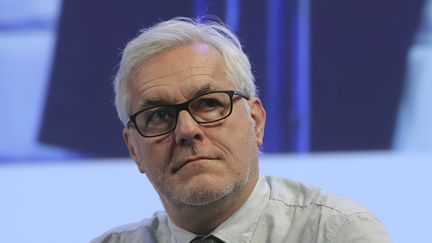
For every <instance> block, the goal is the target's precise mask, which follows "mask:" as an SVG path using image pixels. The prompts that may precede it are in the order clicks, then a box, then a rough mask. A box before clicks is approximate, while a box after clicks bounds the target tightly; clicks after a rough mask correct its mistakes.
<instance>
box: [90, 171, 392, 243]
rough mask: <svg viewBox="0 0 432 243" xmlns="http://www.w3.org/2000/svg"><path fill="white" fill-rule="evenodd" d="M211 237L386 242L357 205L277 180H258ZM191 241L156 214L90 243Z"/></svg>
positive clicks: (257, 241)
mask: <svg viewBox="0 0 432 243" xmlns="http://www.w3.org/2000/svg"><path fill="white" fill-rule="evenodd" d="M211 235H213V236H216V237H217V238H219V239H221V240H223V241H224V242H230V243H239V242H253V243H263V242H269V243H278V242H281V243H282V242H283V243H314V242H331V243H339V242H340V243H354V242H355V243H373V242H376V243H386V242H390V239H389V237H388V235H387V233H386V230H385V228H384V226H383V225H382V224H381V223H380V222H379V221H378V219H377V218H376V217H375V216H374V215H372V214H371V213H370V212H369V211H368V210H367V209H365V208H364V207H362V206H360V205H359V204H357V203H355V202H353V201H351V200H349V199H346V198H343V197H340V196H336V195H332V194H328V193H325V192H323V191H321V190H319V189H316V188H312V187H308V186H305V185H303V184H300V183H297V182H293V181H290V180H287V179H283V178H277V177H260V178H259V180H258V183H257V185H256V186H255V189H254V190H253V192H252V194H251V195H250V197H249V198H248V200H247V201H246V202H245V203H244V204H243V206H242V207H241V208H240V209H239V210H237V212H236V213H234V214H233V215H232V216H231V217H230V218H228V219H227V220H226V221H225V222H224V223H222V224H221V225H219V227H217V228H216V229H215V230H214V231H213V232H211ZM196 236H197V235H196V234H194V233H191V232H188V231H186V230H183V229H181V228H180V227H178V226H176V225H175V224H174V223H173V222H172V221H171V220H170V219H169V217H168V216H167V215H166V214H165V213H164V212H157V213H155V214H154V215H153V217H152V218H149V219H145V220H143V221H141V222H138V223H135V224H129V225H124V226H120V227H118V228H115V229H112V230H110V231H108V232H107V233H105V234H103V235H101V236H100V237H98V238H96V239H94V240H93V241H92V242H91V243H114V242H124V243H139V242H146V243H153V242H181V243H187V242H190V241H191V240H192V239H194V238H195V237H196Z"/></svg>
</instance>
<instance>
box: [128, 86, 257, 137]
mask: <svg viewBox="0 0 432 243" xmlns="http://www.w3.org/2000/svg"><path fill="white" fill-rule="evenodd" d="M234 95H238V96H240V97H242V98H245V99H247V100H248V99H249V97H248V96H247V95H246V94H244V93H243V92H241V91H236V90H225V91H212V92H207V93H204V94H201V95H198V96H196V97H194V98H192V99H190V100H188V101H186V102H184V103H181V104H177V105H159V106H153V107H149V108H145V109H143V110H140V111H138V112H136V113H135V114H133V115H132V116H130V117H129V121H128V122H127V126H131V125H133V126H134V127H135V128H136V129H137V131H138V133H139V134H141V136H143V137H157V136H162V135H165V134H167V133H169V132H171V131H173V130H174V129H175V128H176V126H177V121H178V116H179V113H180V111H182V110H185V111H187V112H188V113H189V114H190V115H191V116H192V118H193V119H194V120H195V121H196V122H197V123H198V124H206V123H212V122H217V121H220V120H223V119H225V118H227V117H228V116H229V115H231V113H232V108H233V96H234Z"/></svg>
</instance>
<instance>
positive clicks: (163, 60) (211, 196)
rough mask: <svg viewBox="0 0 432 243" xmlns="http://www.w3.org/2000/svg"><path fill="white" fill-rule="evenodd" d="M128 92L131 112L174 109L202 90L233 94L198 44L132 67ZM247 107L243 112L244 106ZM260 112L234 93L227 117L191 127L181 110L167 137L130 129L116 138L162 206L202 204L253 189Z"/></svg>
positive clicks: (220, 68)
mask: <svg viewBox="0 0 432 243" xmlns="http://www.w3.org/2000/svg"><path fill="white" fill-rule="evenodd" d="M129 90H130V94H131V110H132V113H135V112H137V111H139V110H141V109H143V108H144V107H145V106H146V103H147V102H148V101H152V102H155V101H157V102H160V103H163V104H178V103H182V102H185V101H187V100H189V99H191V98H193V97H194V96H195V95H196V94H197V93H199V92H200V91H201V92H202V91H205V90H235V87H234V86H233V84H232V83H231V82H230V81H229V80H228V79H227V78H226V68H225V66H224V62H223V58H222V56H221V55H220V54H219V53H218V52H216V51H215V50H214V49H213V48H212V47H210V46H208V45H205V44H193V45H188V46H184V47H180V48H176V49H173V50H170V51H168V52H165V53H163V54H160V55H157V56H155V57H153V58H151V59H149V60H147V61H146V62H144V63H143V64H142V65H141V66H139V67H138V68H137V70H136V71H135V73H134V75H133V77H132V79H131V82H130V85H129ZM247 107H249V108H247ZM264 123H265V111H264V109H263V107H262V104H261V102H260V100H259V99H257V98H254V97H251V99H250V100H249V101H247V100H246V99H242V98H240V97H238V96H234V99H233V111H232V114H231V115H230V116H229V117H228V118H226V119H224V120H221V121H218V122H215V123H210V124H198V123H196V122H195V121H194V120H193V118H192V117H191V116H190V114H189V113H188V112H187V111H181V112H180V113H179V117H178V122H177V126H176V128H175V130H174V131H172V132H171V133H168V134H166V135H162V136H159V137H153V138H145V137H142V136H141V135H139V134H138V132H137V131H136V129H135V128H133V127H131V128H125V129H124V131H123V135H124V138H125V141H126V143H127V145H128V149H129V152H130V155H131V157H132V159H134V160H135V161H136V163H137V165H138V167H139V170H140V171H141V172H142V173H145V174H146V175H147V177H148V178H149V180H150V181H151V183H152V184H153V185H154V187H155V188H156V190H157V191H158V193H159V195H160V197H161V199H162V202H163V203H164V204H165V206H167V204H169V205H205V204H208V203H211V202H215V201H217V200H219V199H221V198H223V197H225V196H227V195H229V194H235V193H237V194H239V195H241V193H242V192H243V191H244V190H243V189H244V188H245V187H247V186H249V188H250V187H253V186H254V184H255V182H256V180H257V177H258V147H259V146H260V145H261V144H262V138H263V131H264Z"/></svg>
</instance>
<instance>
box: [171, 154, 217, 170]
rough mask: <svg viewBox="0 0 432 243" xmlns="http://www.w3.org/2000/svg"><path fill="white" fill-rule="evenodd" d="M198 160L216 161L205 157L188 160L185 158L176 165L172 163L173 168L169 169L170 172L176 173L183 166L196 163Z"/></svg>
mask: <svg viewBox="0 0 432 243" xmlns="http://www.w3.org/2000/svg"><path fill="white" fill-rule="evenodd" d="M200 160H217V158H212V157H206V156H196V157H190V158H187V159H185V160H181V161H180V162H178V163H174V164H173V166H172V167H171V170H172V171H173V173H176V172H177V171H179V170H181V169H182V168H183V167H184V166H185V165H187V164H190V163H194V162H197V161H200Z"/></svg>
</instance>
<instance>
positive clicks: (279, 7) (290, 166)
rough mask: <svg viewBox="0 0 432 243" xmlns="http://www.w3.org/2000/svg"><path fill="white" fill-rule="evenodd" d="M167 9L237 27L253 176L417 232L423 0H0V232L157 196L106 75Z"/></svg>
mask: <svg viewBox="0 0 432 243" xmlns="http://www.w3.org/2000/svg"><path fill="white" fill-rule="evenodd" d="M176 16H186V17H191V18H197V17H199V16H213V18H214V17H215V16H216V17H217V18H219V19H220V20H222V21H223V22H224V23H226V24H227V25H228V26H229V27H230V28H231V29H232V30H233V32H234V33H235V34H236V35H237V36H239V39H240V41H241V42H242V44H243V48H244V51H245V53H246V54H247V55H248V56H249V58H250V60H251V64H252V69H253V73H254V75H255V78H256V84H257V87H258V95H259V97H260V98H261V100H262V101H263V104H264V107H265V108H266V112H267V124H266V129H265V138H264V145H263V147H262V148H261V150H262V151H263V157H262V161H261V166H262V172H263V173H265V174H269V175H281V176H285V177H288V178H292V179H298V180H300V181H303V182H305V183H308V184H312V185H314V186H317V187H322V188H323V189H325V190H328V191H333V192H336V193H340V194H345V195H347V196H350V197H353V198H355V199H358V201H360V202H362V203H364V204H365V205H366V206H368V207H369V208H371V210H372V211H374V212H376V214H377V215H378V217H379V218H381V219H382V220H383V222H384V223H385V225H386V226H387V227H388V229H389V231H390V234H391V236H392V239H393V241H394V242H422V241H424V239H425V238H426V232H428V231H427V229H426V228H425V227H426V225H428V224H427V222H426V220H427V219H428V218H431V216H432V213H431V211H432V210H430V209H428V207H427V206H422V205H423V204H425V203H427V202H428V201H429V200H430V199H431V198H430V196H429V193H428V191H429V189H428V185H430V184H431V179H430V176H429V173H430V171H431V166H430V163H432V157H431V153H432V112H431V109H430V107H431V105H432V95H431V94H432V68H430V67H431V66H432V0H410V1H403V0H401V1H391V0H388V1H344V0H330V1H311V0H287V1H285V0H269V1H247V2H246V1H240V0H221V1H211V0H186V1H176V0H163V1H138V0H131V1H116V0H103V1H102V0H95V1H86V0H0V194H1V195H2V199H1V200H0V235H2V237H1V240H0V242H3V241H4V242H8V243H13V242H82V241H87V240H90V238H91V237H93V236H96V235H97V234H99V233H101V232H102V231H104V230H107V229H108V228H110V227H113V226H116V225H119V224H122V223H128V222H132V221H137V220H139V219H142V218H144V217H147V216H150V215H151V214H152V212H153V211H155V210H156V209H161V205H160V202H159V200H158V198H157V195H156V194H155V192H154V191H153V189H152V187H151V185H150V184H149V182H148V181H147V179H146V178H145V176H144V175H141V174H139V172H138V170H137V169H136V168H135V165H134V162H133V161H131V160H129V159H127V158H128V152H127V149H126V146H125V145H124V142H123V138H122V134H121V131H122V128H123V125H122V124H121V122H120V121H119V119H118V118H117V114H116V110H115V107H114V105H113V99H114V97H113V91H112V81H113V77H114V76H115V73H116V70H117V67H118V66H117V65H118V63H119V61H120V58H121V50H122V49H123V48H124V46H125V45H126V43H127V42H128V41H129V40H131V39H132V38H134V37H135V36H136V35H137V34H138V31H139V30H141V29H143V28H146V27H148V26H151V25H153V24H155V23H157V22H158V21H161V20H168V19H171V18H173V17H176ZM413 237H418V238H413Z"/></svg>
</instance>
